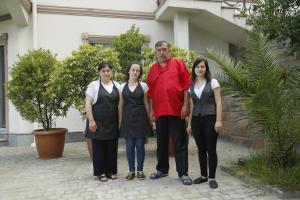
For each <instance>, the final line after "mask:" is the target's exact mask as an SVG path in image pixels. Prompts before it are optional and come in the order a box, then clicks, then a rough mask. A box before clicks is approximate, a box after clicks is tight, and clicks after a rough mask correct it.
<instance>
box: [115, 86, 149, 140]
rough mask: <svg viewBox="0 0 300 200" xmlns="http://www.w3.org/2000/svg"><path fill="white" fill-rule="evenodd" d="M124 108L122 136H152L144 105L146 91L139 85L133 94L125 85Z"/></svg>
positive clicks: (123, 93)
mask: <svg viewBox="0 0 300 200" xmlns="http://www.w3.org/2000/svg"><path fill="white" fill-rule="evenodd" d="M122 95H123V99H124V108H123V116H122V123H121V128H120V134H121V136H122V137H125V138H133V137H134V138H138V137H147V136H152V135H153V134H152V129H151V126H150V123H149V119H148V115H147V112H146V108H145V105H144V90H143V88H142V86H141V84H140V83H139V84H138V85H137V86H136V88H135V89H134V91H133V92H131V91H130V90H129V87H128V83H126V84H125V86H124V89H123V92H122Z"/></svg>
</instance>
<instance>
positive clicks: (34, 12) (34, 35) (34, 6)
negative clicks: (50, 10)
mask: <svg viewBox="0 0 300 200" xmlns="http://www.w3.org/2000/svg"><path fill="white" fill-rule="evenodd" d="M31 3H32V42H33V44H32V47H33V49H37V4H36V0H31Z"/></svg>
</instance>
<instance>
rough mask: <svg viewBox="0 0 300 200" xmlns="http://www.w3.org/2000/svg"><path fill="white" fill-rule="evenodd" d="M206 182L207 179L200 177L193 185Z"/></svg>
mask: <svg viewBox="0 0 300 200" xmlns="http://www.w3.org/2000/svg"><path fill="white" fill-rule="evenodd" d="M207 181H208V178H204V177H202V176H200V177H199V178H196V179H195V180H194V181H193V183H194V184H200V183H204V182H207Z"/></svg>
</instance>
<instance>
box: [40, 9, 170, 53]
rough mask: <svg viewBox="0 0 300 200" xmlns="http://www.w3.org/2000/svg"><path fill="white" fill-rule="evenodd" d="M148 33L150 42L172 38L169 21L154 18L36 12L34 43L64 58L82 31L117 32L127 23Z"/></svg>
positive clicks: (92, 32) (93, 32)
mask: <svg viewBox="0 0 300 200" xmlns="http://www.w3.org/2000/svg"><path fill="white" fill-rule="evenodd" d="M133 24H135V25H136V26H137V27H139V28H140V31H141V33H143V34H146V35H149V36H150V39H151V42H150V46H153V45H154V43H155V42H156V41H158V40H161V39H165V40H168V41H173V25H172V24H171V23H168V22H157V21H154V20H136V19H120V18H104V17H89V16H71V15H53V14H51V15H50V14H38V46H39V47H43V48H47V49H50V50H51V51H53V52H55V53H57V54H58V57H59V58H64V57H66V56H69V55H70V54H71V51H72V50H75V49H77V48H78V47H79V45H81V44H83V41H82V39H81V34H82V33H83V32H86V33H89V34H93V35H108V36H117V35H119V34H121V33H124V32H126V31H127V30H128V29H129V28H130V27H131V25H133Z"/></svg>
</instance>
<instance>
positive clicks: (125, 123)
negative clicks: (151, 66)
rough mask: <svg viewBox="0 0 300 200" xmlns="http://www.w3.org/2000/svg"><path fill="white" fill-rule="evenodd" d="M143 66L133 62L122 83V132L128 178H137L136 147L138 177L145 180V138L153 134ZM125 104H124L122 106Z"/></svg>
mask: <svg viewBox="0 0 300 200" xmlns="http://www.w3.org/2000/svg"><path fill="white" fill-rule="evenodd" d="M141 76H142V68H141V65H139V64H136V63H134V64H132V65H131V66H130V67H129V68H128V69H127V72H126V82H125V83H123V84H122V85H121V87H120V88H121V89H120V92H121V94H122V95H121V98H120V100H121V106H120V108H122V111H121V112H122V122H121V128H120V134H121V136H122V137H124V138H125V141H126V156H127V160H128V165H129V174H128V175H127V176H126V180H132V179H134V178H135V170H136V169H135V149H136V154H137V178H138V179H141V180H143V179H144V178H145V174H144V172H143V167H144V159H145V139H146V138H147V137H148V136H151V135H152V131H151V126H150V120H149V117H148V116H149V115H148V113H149V109H148V99H147V91H148V86H147V85H146V83H144V82H140V81H139V79H140V77H141ZM122 105H123V106H122Z"/></svg>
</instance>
